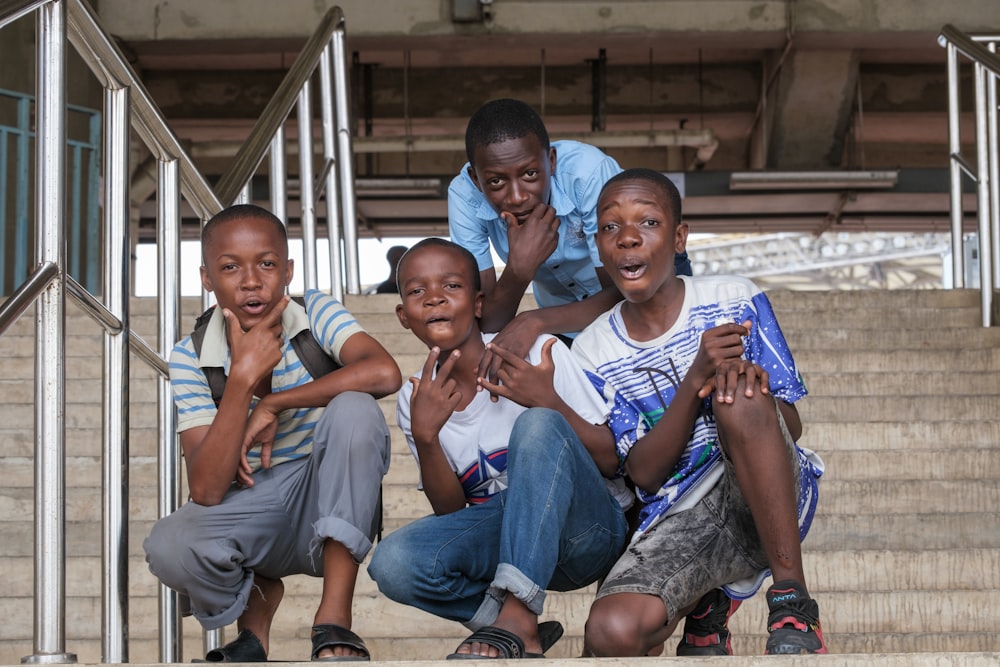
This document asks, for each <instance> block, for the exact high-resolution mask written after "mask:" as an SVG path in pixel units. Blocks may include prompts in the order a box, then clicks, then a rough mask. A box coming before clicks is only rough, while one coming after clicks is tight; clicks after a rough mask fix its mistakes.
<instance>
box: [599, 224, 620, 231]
mask: <svg viewBox="0 0 1000 667" xmlns="http://www.w3.org/2000/svg"><path fill="white" fill-rule="evenodd" d="M617 229H618V223H617V222H605V223H604V224H602V225H601V231H602V232H605V233H607V232H613V231H615V230H617Z"/></svg>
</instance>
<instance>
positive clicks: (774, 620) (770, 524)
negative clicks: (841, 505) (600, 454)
mask: <svg viewBox="0 0 1000 667" xmlns="http://www.w3.org/2000/svg"><path fill="white" fill-rule="evenodd" d="M598 216H599V221H598V232H597V234H598V235H597V245H598V248H599V251H600V255H601V259H602V260H603V261H604V265H605V267H607V268H608V270H609V273H610V275H611V277H612V280H613V281H614V283H615V285H616V286H617V287H618V289H619V290H620V292H621V293H622V295H623V296H624V298H625V300H624V301H623V302H622V303H620V304H618V305H616V306H615V307H614V308H613V309H611V310H610V311H608V312H607V313H605V314H604V315H602V316H600V317H599V318H597V319H596V320H595V321H594V323H593V324H591V325H590V326H588V327H587V328H586V329H585V330H584V331H583V332H582V333H581V334H580V335H579V336H578V337H577V339H576V342H575V343H574V345H573V352H574V354H575V355H576V356H577V357H578V358H579V359H580V360H581V363H582V364H583V366H584V368H585V369H586V370H587V372H588V375H589V376H590V377H591V381H592V382H593V383H594V385H595V386H596V387H597V388H598V390H600V391H601V392H602V393H603V394H604V396H605V398H606V399H607V400H608V402H609V405H611V406H613V407H611V410H610V414H611V417H610V419H609V422H608V423H609V426H610V427H611V430H612V432H613V433H614V438H615V441H616V446H617V450H618V456H619V461H620V469H621V471H622V472H624V473H625V474H627V475H628V476H629V477H630V478H631V480H632V481H633V482H634V484H635V487H636V492H637V494H638V496H639V499H640V501H642V503H643V507H642V510H641V512H640V523H639V526H638V529H637V531H636V532H635V534H634V536H633V538H632V541H631V543H630V544H629V546H628V548H627V549H626V551H625V553H624V554H623V556H622V557H621V558H620V559H619V561H618V562H617V563H616V564H615V566H614V568H612V570H611V572H610V573H609V574H608V576H607V577H606V578H605V580H604V582H603V583H602V585H601V588H600V590H599V591H598V599H597V600H596V601H595V602H594V604H593V606H592V607H591V611H590V617H589V619H588V621H587V630H586V639H585V641H586V646H587V649H588V650H589V651H590V652H592V653H593V654H594V655H599V656H606V655H618V656H626V655H636V656H638V655H646V654H647V653H648V652H649V651H650V649H652V648H654V647H656V646H658V645H659V644H660V643H662V642H663V641H664V640H665V639H666V638H667V637H669V636H670V634H671V632H672V630H673V628H674V626H675V625H676V623H677V621H678V619H680V618H681V617H682V616H684V615H685V614H686V613H688V611H689V610H691V609H692V608H693V607H694V605H695V604H696V602H697V601H698V600H699V599H701V598H703V596H705V595H709V594H712V593H713V591H715V589H718V588H720V587H721V588H723V589H724V590H725V592H726V593H727V594H728V595H729V596H732V597H735V598H745V597H749V596H751V595H753V594H754V592H756V590H757V589H758V588H759V586H760V585H761V583H762V581H763V579H764V577H765V576H766V575H767V574H768V570H770V573H771V574H773V577H774V583H773V585H772V586H771V587H770V588H769V589H768V591H767V596H766V597H767V603H768V610H769V616H768V632H769V636H768V639H767V645H766V649H765V650H766V652H767V653H769V654H775V653H777V654H785V653H825V652H826V646H825V644H824V642H823V634H822V630H821V629H820V623H819V609H818V606H817V604H816V602H815V600H813V599H812V598H811V597H810V596H809V593H808V591H807V589H806V584H805V575H804V574H803V569H802V551H801V546H800V540H801V539H802V538H803V537H804V536H805V534H806V532H807V531H808V529H809V525H810V522H811V520H812V516H813V513H814V512H815V507H816V501H817V492H818V486H817V482H818V480H819V477H820V475H821V474H822V472H823V463H822V461H821V460H820V459H819V457H818V456H816V454H815V453H813V452H811V451H809V450H808V449H805V448H803V447H799V446H798V445H796V443H795V440H796V439H797V438H798V437H799V436H800V435H801V432H802V423H801V420H800V419H799V415H798V411H797V410H796V409H795V406H794V403H795V401H797V400H798V399H800V398H802V397H803V396H805V394H806V389H805V386H804V384H803V383H802V380H801V377H800V376H799V373H798V370H797V369H796V367H795V362H794V360H793V359H792V356H791V353H790V352H789V350H788V346H787V344H786V342H785V339H784V337H783V335H782V333H781V329H780V328H779V326H778V322H777V320H776V319H775V316H774V312H773V311H772V309H771V305H770V303H769V301H768V299H767V297H766V296H765V295H764V294H763V292H761V291H760V289H759V288H757V287H756V286H755V285H754V284H753V283H752V282H750V281H749V280H746V279H744V278H739V277H736V276H706V277H695V278H691V277H688V276H677V275H675V274H674V271H673V264H672V263H671V262H670V261H669V258H670V257H671V256H673V254H674V253H676V252H680V251H681V250H683V249H684V247H685V242H686V240H687V226H686V225H685V224H684V223H683V222H682V221H681V204H680V195H679V194H678V192H677V189H676V188H675V187H674V186H673V184H672V183H671V182H670V181H669V179H667V178H665V177H664V176H663V175H662V174H659V173H658V172H655V171H651V170H648V169H633V170H628V171H625V172H623V173H622V174H619V175H618V176H615V177H614V178H612V179H611V180H609V181H608V183H607V184H606V185H605V186H604V190H603V191H602V193H601V196H600V199H599V203H598Z"/></svg>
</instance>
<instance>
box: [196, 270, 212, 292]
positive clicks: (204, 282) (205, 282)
mask: <svg viewBox="0 0 1000 667" xmlns="http://www.w3.org/2000/svg"><path fill="white" fill-rule="evenodd" d="M199 271H201V286H202V287H204V288H205V291H206V292H212V291H214V290H215V287H214V286H213V285H212V279H211V278H209V276H208V269H206V268H205V267H204V266H202V267H199Z"/></svg>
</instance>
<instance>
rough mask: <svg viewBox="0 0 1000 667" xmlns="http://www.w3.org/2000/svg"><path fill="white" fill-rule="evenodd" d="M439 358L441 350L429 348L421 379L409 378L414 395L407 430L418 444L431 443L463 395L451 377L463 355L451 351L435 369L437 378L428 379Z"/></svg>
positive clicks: (411, 399)
mask: <svg viewBox="0 0 1000 667" xmlns="http://www.w3.org/2000/svg"><path fill="white" fill-rule="evenodd" d="M440 354H441V350H440V348H438V347H432V348H431V351H430V354H428V355H427V361H425V362H424V368H423V372H422V373H421V377H419V378H416V377H411V378H410V383H411V384H412V385H413V394H412V395H411V396H410V419H411V423H410V430H411V431H412V432H413V439H414V440H415V441H417V442H431V441H432V440H434V438H436V437H437V435H438V433H440V432H441V427H443V426H444V425H445V422H447V421H448V419H449V418H450V417H451V415H452V413H453V412H454V411H455V408H457V407H458V404H459V403H461V402H462V393H461V392H459V391H455V387H456V385H457V383H456V382H455V380H453V379H452V377H451V371H452V368H454V366H455V362H456V361H458V358H459V357H461V356H462V353H461V352H459V351H458V350H454V351H453V352H452V353H451V354H450V355H449V356H448V358H447V359H445V361H444V363H443V364H441V366H440V368H438V372H437V375H436V376H434V377H433V379H431V378H432V375H433V373H434V365H435V364H436V363H437V360H438V356H439V355H440Z"/></svg>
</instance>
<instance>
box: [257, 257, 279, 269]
mask: <svg viewBox="0 0 1000 667" xmlns="http://www.w3.org/2000/svg"><path fill="white" fill-rule="evenodd" d="M261 265H262V266H266V267H267V268H269V269H273V268H274V267H275V266H277V265H278V264H277V262H275V261H274V260H271V259H265V260H264V261H263V262H261Z"/></svg>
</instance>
